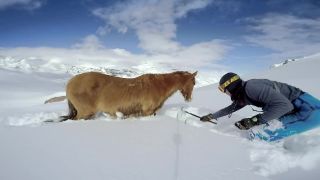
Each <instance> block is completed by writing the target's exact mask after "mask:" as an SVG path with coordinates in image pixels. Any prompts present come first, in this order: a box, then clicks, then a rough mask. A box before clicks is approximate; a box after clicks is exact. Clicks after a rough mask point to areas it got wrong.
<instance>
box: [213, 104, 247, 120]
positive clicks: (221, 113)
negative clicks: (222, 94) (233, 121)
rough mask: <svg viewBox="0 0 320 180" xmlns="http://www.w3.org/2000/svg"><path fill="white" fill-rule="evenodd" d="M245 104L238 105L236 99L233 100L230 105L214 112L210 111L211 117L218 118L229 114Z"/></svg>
mask: <svg viewBox="0 0 320 180" xmlns="http://www.w3.org/2000/svg"><path fill="white" fill-rule="evenodd" d="M244 106H245V105H239V103H237V102H236V101H234V102H233V103H232V104H231V105H229V106H227V107H225V108H223V109H221V110H219V111H217V112H215V113H212V117H213V119H218V118H220V117H223V116H226V115H229V114H231V113H233V112H235V111H238V110H239V109H241V108H243V107H244Z"/></svg>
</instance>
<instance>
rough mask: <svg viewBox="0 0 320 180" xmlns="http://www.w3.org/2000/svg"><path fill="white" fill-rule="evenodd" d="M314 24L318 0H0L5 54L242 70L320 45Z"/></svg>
mask: <svg viewBox="0 0 320 180" xmlns="http://www.w3.org/2000/svg"><path fill="white" fill-rule="evenodd" d="M318 32H320V1H317V0H314V1H311V0H300V1H299V0H296V1H294V0H264V1H262V0H255V1H254V0H242V1H237V0H134V1H133V0H120V1H119V0H118V1H112V0H108V1H103V0H68V1H65V0H0V47H2V48H3V49H4V50H3V51H1V52H0V53H2V54H6V55H7V54H9V55H10V53H13V52H15V53H16V54H18V53H20V54H21V51H19V48H21V47H25V48H28V55H30V52H32V51H33V49H37V48H40V47H42V48H43V47H45V48H46V50H48V51H51V53H52V52H53V50H54V52H56V51H57V50H61V49H63V50H66V51H67V50H72V49H75V48H78V49H79V48H80V49H91V50H92V49H99V52H101V51H102V50H105V52H109V51H112V50H114V49H121V50H123V51H121V52H125V55H128V54H129V55H130V57H133V59H135V61H137V60H136V59H139V57H142V59H143V58H145V59H150V61H155V62H158V63H168V64H170V63H171V64H174V65H175V66H179V65H180V64H181V63H182V64H186V66H188V65H189V66H193V65H192V64H196V65H195V67H197V68H202V69H210V68H217V67H220V66H224V67H227V68H229V69H231V70H236V71H237V70H238V71H241V72H245V71H247V70H248V69H250V70H252V69H254V70H259V69H263V68H266V67H267V66H269V65H271V64H273V63H276V62H279V61H282V60H284V59H286V58H298V57H302V56H306V55H311V54H314V53H318V52H319V51H320V37H319V35H318V34H319V33H318ZM9 52H10V53H9ZM37 52H39V51H34V54H33V55H34V56H36V55H37V54H36V53H37ZM83 52H85V50H84V51H83ZM105 52H104V53H103V55H105V54H106V53H105ZM117 52H118V51H117ZM13 54H14V53H13ZM49 54H50V53H49ZM0 55H1V54H0ZM121 55H123V54H119V53H118V54H117V56H121ZM110 56H112V57H114V56H113V55H110ZM164 59H165V60H164Z"/></svg>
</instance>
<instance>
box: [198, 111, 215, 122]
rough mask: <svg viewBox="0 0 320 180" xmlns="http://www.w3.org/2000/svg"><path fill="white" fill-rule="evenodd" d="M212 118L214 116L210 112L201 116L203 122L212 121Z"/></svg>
mask: <svg viewBox="0 0 320 180" xmlns="http://www.w3.org/2000/svg"><path fill="white" fill-rule="evenodd" d="M211 119H214V117H213V114H211V113H210V114H208V115H205V116H202V117H201V118H200V121H203V122H205V121H210V120H211Z"/></svg>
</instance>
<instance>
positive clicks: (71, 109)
mask: <svg viewBox="0 0 320 180" xmlns="http://www.w3.org/2000/svg"><path fill="white" fill-rule="evenodd" d="M68 106H69V114H68V115H66V116H60V118H61V119H60V121H66V120H68V119H75V117H76V116H77V113H78V112H77V110H76V108H75V107H74V105H73V104H72V103H71V102H70V100H68Z"/></svg>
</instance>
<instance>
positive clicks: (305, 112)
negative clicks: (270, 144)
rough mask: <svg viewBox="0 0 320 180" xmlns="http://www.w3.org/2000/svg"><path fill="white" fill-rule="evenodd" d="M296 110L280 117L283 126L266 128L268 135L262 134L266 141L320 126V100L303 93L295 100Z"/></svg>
mask: <svg viewBox="0 0 320 180" xmlns="http://www.w3.org/2000/svg"><path fill="white" fill-rule="evenodd" d="M292 103H293V105H294V107H295V112H294V113H292V114H289V115H285V116H282V117H280V118H279V120H280V121H281V122H282V124H283V128H281V129H277V130H275V131H271V130H268V129H265V130H264V132H265V133H266V134H268V137H267V136H265V135H264V136H260V138H261V139H263V140H266V141H276V140H279V139H282V138H284V137H287V136H291V135H293V134H298V133H302V132H305V131H308V130H310V129H313V128H316V127H318V126H320V100H319V99H317V98H315V97H313V96H311V95H310V94H309V93H303V94H302V95H300V96H299V97H298V98H297V99H295V100H294V101H293V102H292Z"/></svg>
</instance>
